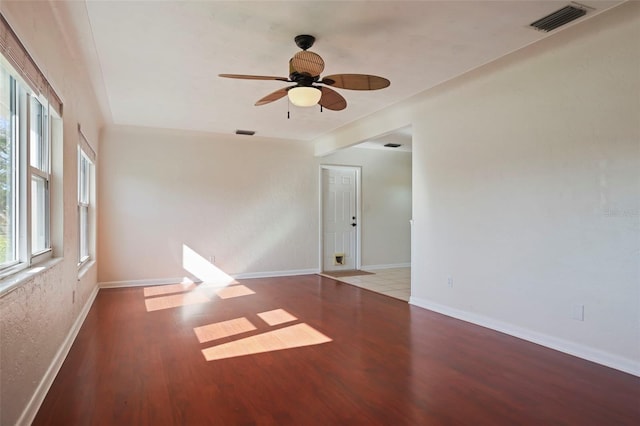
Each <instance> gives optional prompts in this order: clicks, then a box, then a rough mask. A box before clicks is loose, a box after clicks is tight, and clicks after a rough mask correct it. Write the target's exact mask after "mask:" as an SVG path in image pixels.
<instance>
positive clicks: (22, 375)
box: [0, 1, 102, 425]
mask: <svg viewBox="0 0 640 426" xmlns="http://www.w3.org/2000/svg"><path fill="white" fill-rule="evenodd" d="M78 6H82V4H80V3H78ZM0 10H1V11H2V14H3V15H4V16H5V18H6V19H7V21H8V22H9V24H10V25H11V26H12V27H13V29H14V31H15V32H16V33H17V34H18V36H19V37H20V39H21V40H22V42H23V43H24V45H25V46H26V48H27V50H28V51H29V52H30V53H31V55H32V56H33V58H34V59H35V61H36V63H37V64H38V65H39V66H40V68H41V69H42V70H43V72H44V74H45V75H46V77H47V78H48V79H49V81H50V82H51V84H52V86H53V87H54V88H55V89H56V91H57V93H58V94H59V95H60V97H61V98H62V100H63V102H64V116H63V128H64V142H63V144H62V146H59V147H54V152H53V153H52V157H53V158H52V162H53V169H54V173H56V174H55V176H54V177H53V180H52V182H53V183H52V198H53V199H54V211H53V217H54V218H53V219H54V220H53V226H54V227H55V229H54V230H53V232H52V234H53V242H54V249H55V251H54V254H55V256H56V257H57V258H61V259H62V260H61V261H59V262H58V263H56V264H55V266H53V267H52V268H51V269H48V270H46V271H45V272H40V273H36V274H34V275H33V277H31V278H29V279H27V280H25V281H24V282H23V283H22V284H21V286H20V287H18V288H17V289H16V290H14V291H13V292H11V293H8V294H6V295H5V296H3V297H2V298H0V424H2V425H13V424H15V423H16V421H18V419H19V418H20V416H21V415H23V413H24V412H25V409H26V408H27V406H28V404H29V401H30V399H31V397H32V396H33V395H34V393H35V391H36V389H37V387H38V385H39V384H40V382H41V381H42V380H43V378H44V377H45V373H46V372H47V370H48V369H49V368H50V366H51V364H52V362H53V361H54V358H55V356H56V353H57V352H58V350H59V349H60V348H61V346H62V345H63V342H64V340H65V338H66V337H67V336H68V335H69V333H70V331H71V328H72V326H73V324H74V322H75V321H76V319H77V318H78V317H79V315H80V313H81V310H82V308H83V307H84V306H85V304H86V302H87V301H88V300H89V298H90V295H91V294H92V292H93V291H94V289H95V287H96V285H97V276H96V274H97V271H96V269H97V268H96V267H95V266H94V267H92V268H90V269H89V270H88V271H87V272H86V273H85V274H84V276H83V277H82V278H81V279H80V280H78V267H77V261H78V258H77V241H78V235H77V225H76V224H77V217H76V210H77V207H76V206H77V188H76V186H77V185H76V177H77V164H76V162H77V146H78V130H77V128H78V123H81V125H82V128H83V131H84V133H85V134H86V135H87V137H88V138H89V141H90V142H91V143H92V144H93V147H94V149H96V150H97V141H98V133H99V128H100V126H101V125H102V118H101V117H100V114H99V112H98V111H99V109H98V107H97V104H96V101H95V98H94V95H93V92H92V90H91V89H89V86H90V85H89V82H88V77H87V75H86V73H85V72H84V70H83V69H82V68H80V67H79V66H78V62H77V61H75V59H74V58H75V53H74V52H73V48H74V46H71V45H69V44H68V43H69V40H70V39H65V37H64V36H63V34H61V33H60V30H59V29H58V22H57V20H58V19H61V18H62V17H61V16H59V15H56V14H54V12H53V11H52V9H51V4H50V3H48V2H12V1H2V2H0ZM74 292H75V302H74V296H73V295H74ZM30 408H32V409H34V408H37V406H35V407H33V406H32V407H30Z"/></svg>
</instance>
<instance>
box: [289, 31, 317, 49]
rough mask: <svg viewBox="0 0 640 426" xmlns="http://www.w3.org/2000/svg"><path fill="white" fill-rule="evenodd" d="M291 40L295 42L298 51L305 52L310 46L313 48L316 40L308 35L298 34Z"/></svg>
mask: <svg viewBox="0 0 640 426" xmlns="http://www.w3.org/2000/svg"><path fill="white" fill-rule="evenodd" d="M293 40H294V41H295V42H296V45H297V46H298V47H299V48H300V49H302V50H307V49H309V48H310V47H311V46H313V43H315V41H316V38H315V37H314V36H312V35H309V34H300V35H298V36H296V38H294V39H293Z"/></svg>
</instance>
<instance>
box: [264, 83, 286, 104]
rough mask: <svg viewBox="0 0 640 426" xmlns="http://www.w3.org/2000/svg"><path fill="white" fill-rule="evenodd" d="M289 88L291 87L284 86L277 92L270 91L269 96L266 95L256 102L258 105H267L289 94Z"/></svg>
mask: <svg viewBox="0 0 640 426" xmlns="http://www.w3.org/2000/svg"><path fill="white" fill-rule="evenodd" d="M288 89H289V88H288V87H283V88H282V89H280V90H276V91H275V92H272V93H269V94H268V95H267V96H265V97H264V98H262V99H260V100H259V101H258V102H256V106H260V105H265V104H268V103H271V102H273V101H277V100H278V99H280V98H283V97H285V96H287V91H288Z"/></svg>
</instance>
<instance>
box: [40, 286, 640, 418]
mask: <svg viewBox="0 0 640 426" xmlns="http://www.w3.org/2000/svg"><path fill="white" fill-rule="evenodd" d="M639 402H640V378H638V377H634V376H631V375H628V374H624V373H621V372H619V371H616V370H612V369H609V368H606V367H603V366H599V365H597V364H593V363H590V362H588V361H584V360H581V359H578V358H574V357H571V356H569V355H565V354H562V353H559V352H556V351H553V350H550V349H546V348H544V347H541V346H538V345H535V344H531V343H528V342H525V341H522V340H519V339H516V338H513V337H510V336H507V335H504V334H501V333H497V332H494V331H491V330H488V329H486V328H482V327H477V326H474V325H471V324H468V323H465V322H462V321H458V320H455V319H452V318H448V317H446V316H443V315H439V314H436V313H433V312H430V311H427V310H423V309H420V308H417V307H413V306H411V305H409V304H407V303H406V302H403V301H400V300H397V299H393V298H391V297H388V296H384V295H380V294H376V293H373V292H371V291H368V290H365V289H361V288H358V287H354V286H351V285H349V284H345V283H341V282H338V281H335V280H332V279H329V278H325V277H321V276H317V275H309V276H300V277H285V278H271V279H252V280H244V281H241V282H239V283H238V284H234V285H231V286H230V287H228V288H227V289H225V290H223V291H220V289H216V288H213V287H207V286H202V285H201V286H188V285H174V286H172V287H166V289H164V290H163V288H161V287H154V288H153V289H149V290H147V292H146V293H145V290H144V289H142V288H133V289H109V290H101V291H100V293H99V294H98V296H97V298H96V301H95V303H94V305H93V307H92V308H91V311H90V312H89V315H88V317H87V319H86V321H85V323H84V325H83V327H82V329H81V331H80V333H79V335H78V337H77V339H76V341H75V343H74V345H73V347H72V349H71V351H70V353H69V356H68V357H67V359H66V361H65V363H64V365H63V367H62V369H61V371H60V373H59V374H58V376H57V378H56V380H55V382H54V384H53V386H52V387H51V389H50V391H49V393H48V395H47V397H46V399H45V401H44V403H43V404H42V406H41V408H40V411H39V413H38V415H37V417H36V419H35V422H34V425H65V426H71V425H154V426H157V425H550V424H553V425H638V424H640V404H639Z"/></svg>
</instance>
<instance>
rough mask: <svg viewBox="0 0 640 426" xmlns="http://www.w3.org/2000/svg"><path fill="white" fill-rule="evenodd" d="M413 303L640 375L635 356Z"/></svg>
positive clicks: (446, 308)
mask: <svg viewBox="0 0 640 426" xmlns="http://www.w3.org/2000/svg"><path fill="white" fill-rule="evenodd" d="M409 303H410V304H412V305H415V306H418V307H420V308H424V309H428V310H430V311H434V312H438V313H440V314H443V315H447V316H449V317H453V318H456V319H459V320H462V321H467V322H470V323H472V324H476V325H480V326H482V327H487V328H490V329H492V330H496V331H499V332H501V333H505V334H508V335H510V336H514V337H518V338H520V339H523V340H527V341H529V342H533V343H537V344H538V345H542V346H545V347H547V348H551V349H555V350H557V351H560V352H564V353H567V354H569V355H573V356H576V357H578V358H582V359H586V360H588V361H592V362H595V363H597V364H601V365H604V366H607V367H611V368H614V369H616V370H620V371H623V372H625V373H629V374H633V375H634V376H640V362H638V361H634V360H632V359H628V358H623V357H620V356H617V355H613V354H610V353H608V352H604V351H601V350H599V349H594V348H591V347H589V346H584V345H581V344H579V343H574V342H570V341H568V340H564V339H559V338H557V337H553V336H549V335H547V334H543V333H538V332H535V331H532V330H528V329H526V328H521V327H518V326H515V325H513V324H509V323H506V322H503V321H498V320H495V319H493V318H490V317H486V316H484V315H479V314H475V313H473V312H467V311H462V310H459V309H455V308H451V307H449V306H446V305H440V304H438V303H434V302H431V301H429V300H426V299H420V298H417V297H413V296H412V297H411V298H410V299H409Z"/></svg>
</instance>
